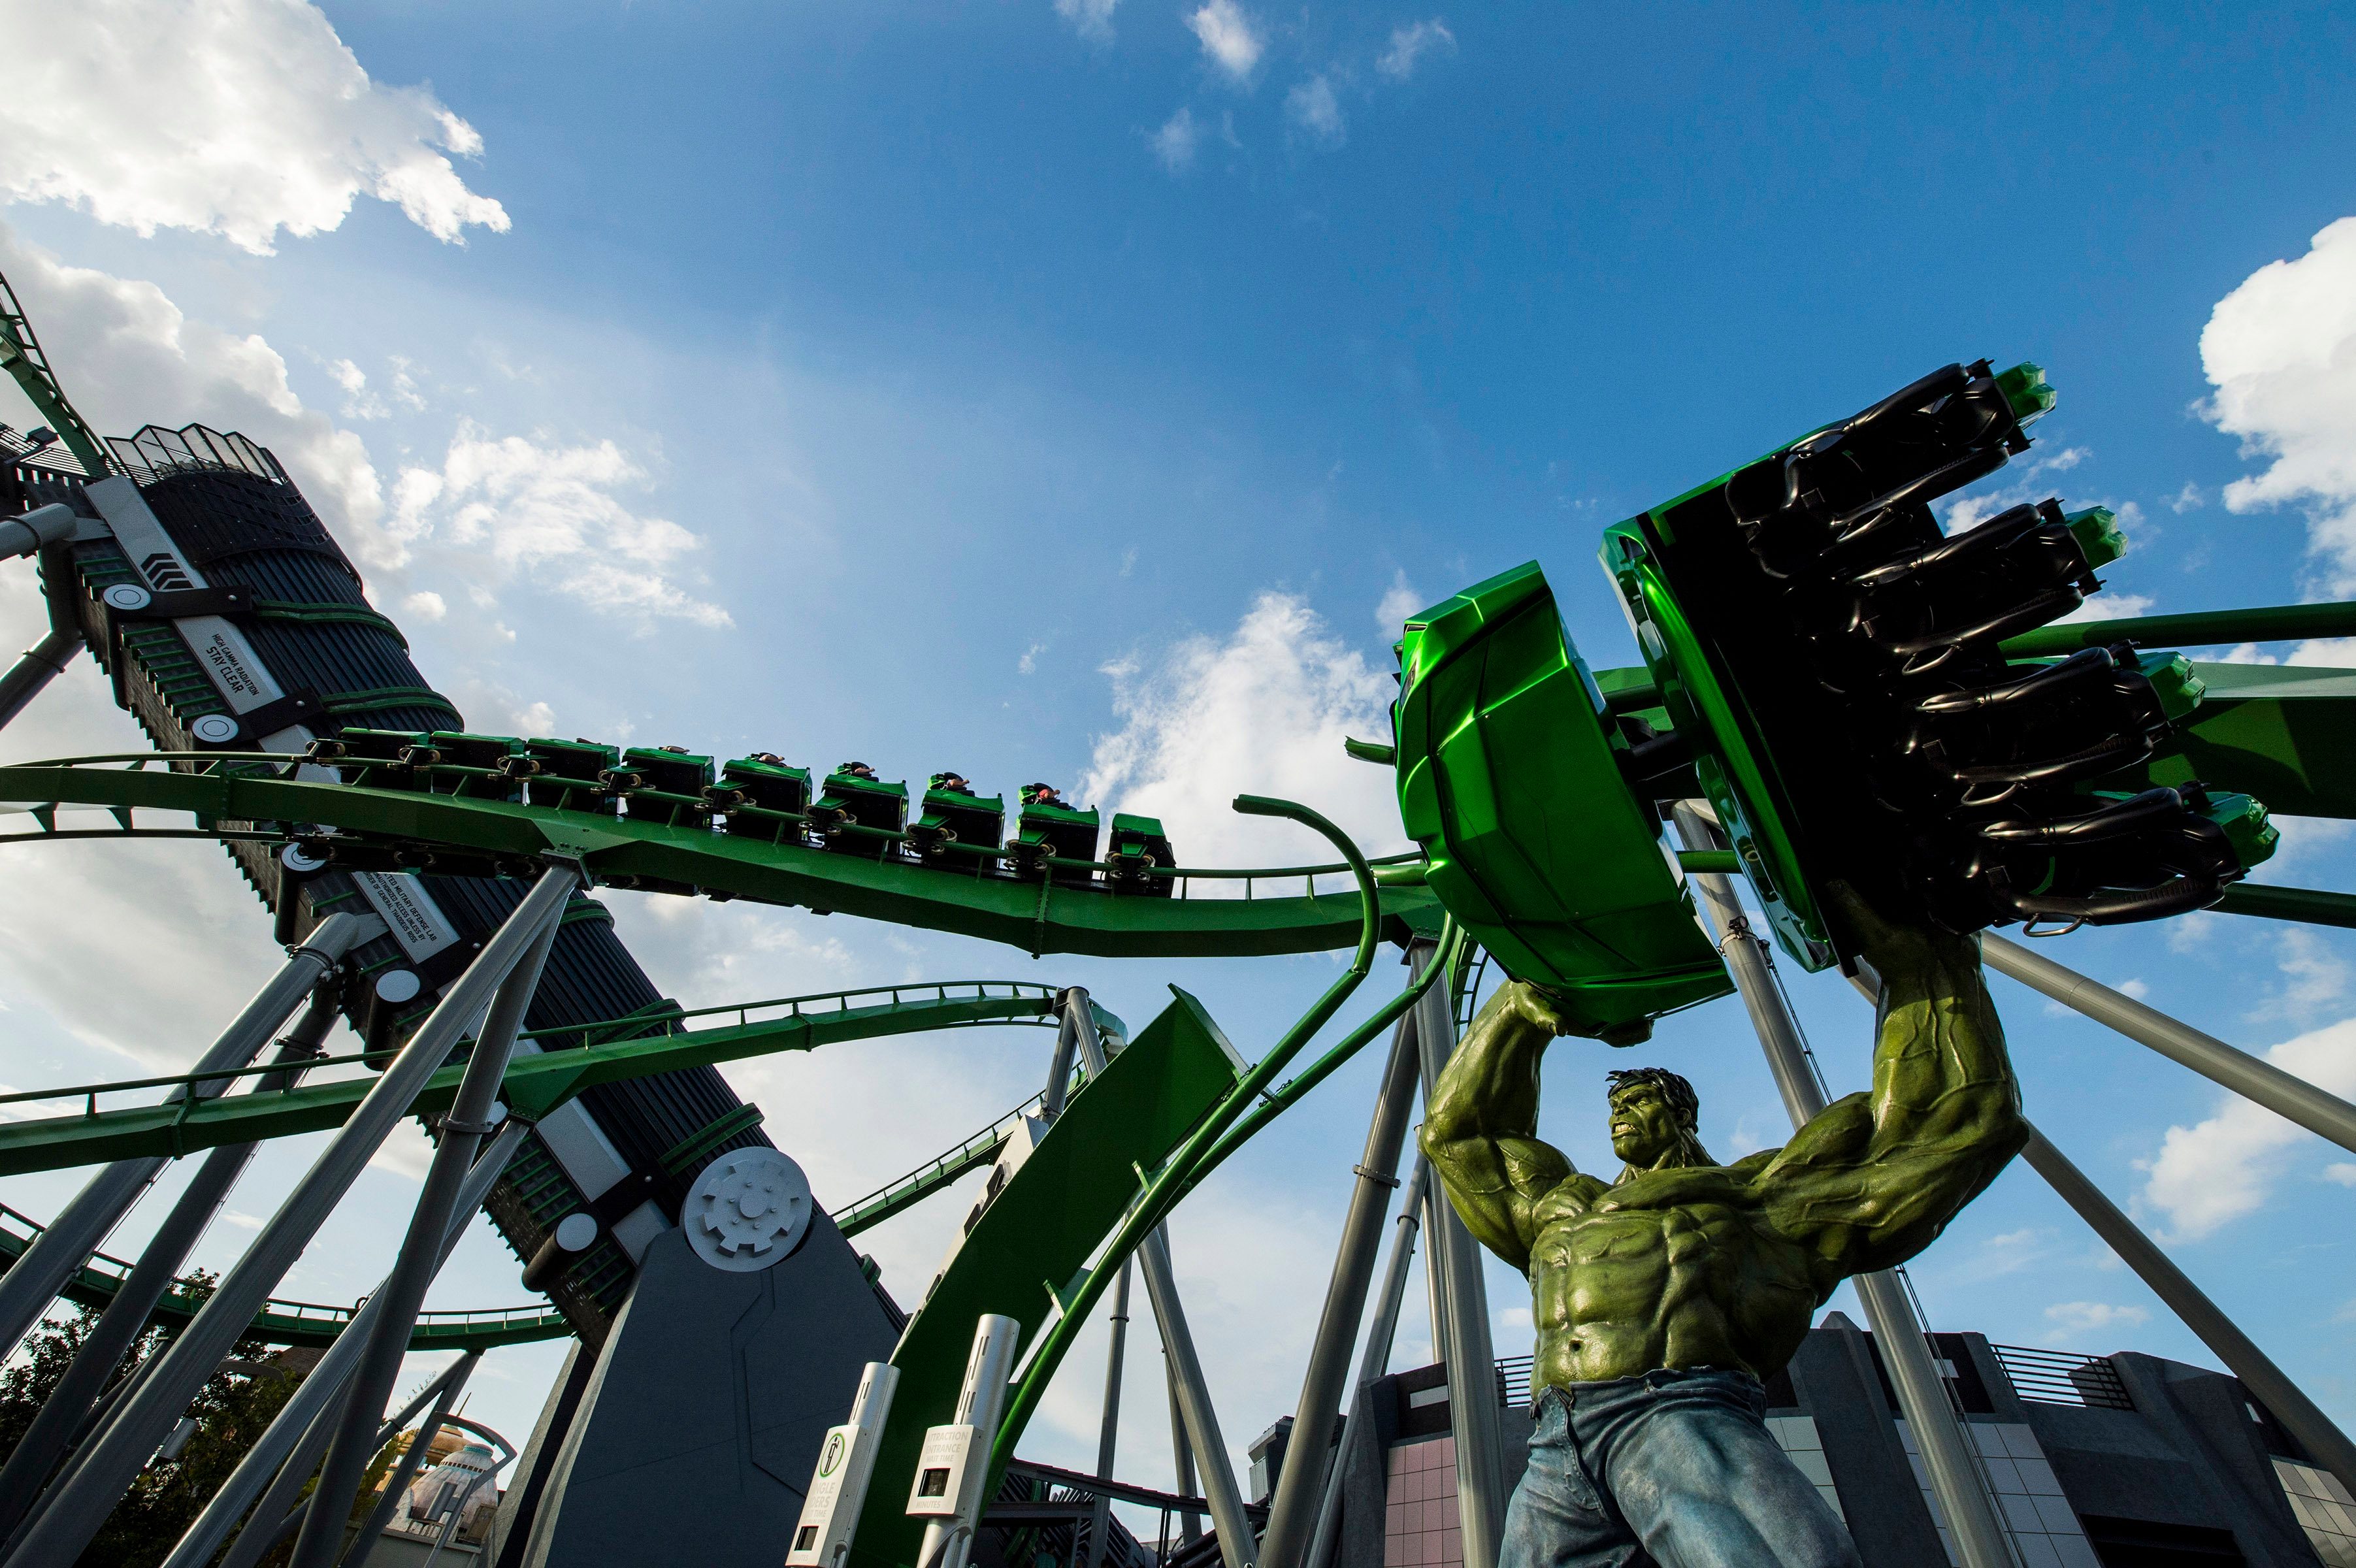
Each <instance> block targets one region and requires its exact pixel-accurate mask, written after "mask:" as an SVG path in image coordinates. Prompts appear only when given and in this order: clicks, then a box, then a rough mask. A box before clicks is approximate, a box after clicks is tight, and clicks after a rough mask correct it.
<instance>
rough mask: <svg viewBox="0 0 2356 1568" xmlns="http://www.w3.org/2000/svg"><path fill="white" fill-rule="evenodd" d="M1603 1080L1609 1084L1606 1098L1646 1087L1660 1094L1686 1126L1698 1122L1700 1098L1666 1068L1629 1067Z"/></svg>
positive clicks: (1683, 1081) (1605, 1075)
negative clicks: (1631, 1087)
mask: <svg viewBox="0 0 2356 1568" xmlns="http://www.w3.org/2000/svg"><path fill="white" fill-rule="evenodd" d="M1603 1076H1604V1079H1605V1080H1606V1083H1607V1084H1608V1087H1607V1088H1606V1089H1605V1090H1604V1091H1603V1092H1604V1093H1605V1094H1607V1095H1612V1094H1617V1093H1619V1092H1620V1091H1621V1090H1623V1089H1625V1088H1627V1087H1628V1086H1629V1085H1630V1084H1632V1083H1649V1084H1651V1085H1652V1086H1653V1087H1654V1088H1655V1089H1657V1090H1660V1091H1661V1098H1662V1099H1664V1100H1665V1101H1668V1102H1669V1109H1670V1110H1672V1111H1674V1112H1676V1113H1677V1116H1678V1119H1679V1120H1681V1121H1683V1122H1685V1124H1686V1125H1687V1126H1688V1127H1690V1126H1692V1125H1694V1123H1695V1122H1697V1121H1699V1120H1700V1118H1701V1096H1699V1095H1697V1094H1696V1093H1695V1092H1694V1086H1693V1085H1692V1084H1690V1083H1687V1081H1686V1080H1685V1079H1682V1078H1679V1077H1678V1076H1677V1075H1676V1073H1673V1072H1671V1071H1670V1070H1669V1069H1666V1068H1665V1067H1632V1068H1626V1069H1622V1070H1620V1071H1618V1072H1608V1073H1605V1074H1604V1075H1603Z"/></svg>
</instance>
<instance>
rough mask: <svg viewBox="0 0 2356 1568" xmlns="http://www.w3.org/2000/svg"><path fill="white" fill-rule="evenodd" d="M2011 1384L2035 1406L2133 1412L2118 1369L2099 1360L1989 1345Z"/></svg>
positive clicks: (2102, 1359)
mask: <svg viewBox="0 0 2356 1568" xmlns="http://www.w3.org/2000/svg"><path fill="white" fill-rule="evenodd" d="M1988 1348H1989V1349H1991V1350H1993V1351H1995V1352H1996V1359H1997V1361H1999V1362H2000V1363H2002V1364H2003V1367H2004V1372H2005V1376H2007V1377H2008V1378H2010V1379H2011V1380H2012V1388H2013V1391H2014V1392H2015V1393H2017V1394H2019V1396H2020V1397H2021V1398H2022V1399H2024V1400H2027V1401H2029V1402H2033V1403H2036V1404H2074V1405H2081V1406H2083V1407H2086V1408H2088V1409H2093V1410H2133V1409H2134V1408H2135V1401H2134V1400H2132V1399H2130V1398H2128V1397H2127V1386H2126V1383H2124V1382H2122V1381H2120V1380H2119V1374H2118V1369H2117V1368H2115V1367H2114V1366H2112V1365H2111V1364H2110V1362H2109V1361H2108V1360H2106V1359H2104V1358H2103V1357H2100V1356H2079V1355H2074V1354H2072V1353H2071V1352H2069V1351H2066V1350H2034V1349H2030V1348H2029V1347H2027V1346H2025V1345H1991V1346H1989V1347H1988Z"/></svg>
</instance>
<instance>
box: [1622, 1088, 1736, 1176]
mask: <svg viewBox="0 0 2356 1568" xmlns="http://www.w3.org/2000/svg"><path fill="white" fill-rule="evenodd" d="M1605 1077H1606V1078H1607V1079H1609V1080H1610V1081H1609V1085H1608V1087H1606V1088H1605V1090H1604V1093H1605V1094H1607V1095H1612V1094H1617V1093H1619V1092H1620V1091H1621V1090H1623V1089H1626V1088H1629V1087H1630V1086H1631V1085H1633V1084H1639V1083H1649V1084H1651V1085H1652V1086H1653V1087H1654V1088H1655V1089H1657V1090H1660V1091H1661V1098H1662V1099H1663V1100H1665V1101H1668V1102H1669V1112H1670V1114H1671V1115H1673V1116H1675V1117H1676V1120H1677V1129H1676V1136H1677V1152H1676V1157H1675V1158H1674V1159H1673V1160H1671V1161H1670V1163H1671V1164H1672V1165H1685V1166H1687V1167H1693V1166H1697V1165H1716V1164H1718V1162H1717V1161H1716V1160H1714V1159H1712V1158H1711V1157H1710V1154H1709V1151H1708V1149H1705V1148H1703V1147H1702V1146H1701V1133H1699V1131H1697V1127H1696V1125H1695V1124H1696V1122H1697V1121H1698V1119H1699V1117H1700V1115H1701V1096H1700V1095H1698V1094H1696V1093H1695V1092H1694V1087H1693V1085H1692V1084H1690V1083H1687V1081H1686V1080H1685V1079H1682V1078H1679V1077H1678V1076H1677V1075H1676V1073H1673V1072H1671V1071H1670V1070H1669V1069H1666V1068H1660V1067H1632V1068H1625V1069H1621V1070H1620V1071H1618V1072H1613V1073H1607V1074H1606V1075H1605ZM1642 1174H1644V1173H1642V1172H1641V1171H1639V1170H1637V1169H1636V1167H1635V1166H1633V1165H1622V1166H1621V1167H1620V1175H1619V1176H1617V1177H1616V1178H1615V1179H1614V1181H1613V1183H1612V1185H1613V1186H1615V1187H1616V1186H1618V1185H1619V1183H1621V1182H1623V1181H1628V1180H1631V1179H1633V1177H1635V1176H1641V1175H1642Z"/></svg>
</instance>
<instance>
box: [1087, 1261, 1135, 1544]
mask: <svg viewBox="0 0 2356 1568" xmlns="http://www.w3.org/2000/svg"><path fill="white" fill-rule="evenodd" d="M1129 1272H1130V1260H1129V1259H1127V1258H1123V1259H1122V1260H1121V1261H1120V1277H1119V1279H1117V1280H1115V1281H1113V1283H1112V1347H1111V1348H1109V1349H1108V1350H1107V1351H1106V1352H1105V1397H1104V1424H1103V1425H1102V1426H1100V1427H1099V1428H1098V1431H1097V1479H1098V1480H1099V1481H1109V1480H1111V1479H1112V1462H1113V1455H1114V1452H1115V1450H1116V1447H1117V1445H1118V1444H1119V1439H1120V1372H1121V1360H1122V1357H1123V1354H1124V1352H1125V1351H1126V1350H1127V1349H1128V1348H1129ZM1111 1526H1112V1498H1109V1497H1108V1496H1106V1495H1105V1494H1104V1493H1102V1492H1098V1494H1097V1506H1096V1511H1095V1512H1094V1513H1092V1514H1090V1515H1089V1516H1088V1556H1087V1568H1104V1560H1105V1538H1106V1536H1108V1534H1110V1533H1111Z"/></svg>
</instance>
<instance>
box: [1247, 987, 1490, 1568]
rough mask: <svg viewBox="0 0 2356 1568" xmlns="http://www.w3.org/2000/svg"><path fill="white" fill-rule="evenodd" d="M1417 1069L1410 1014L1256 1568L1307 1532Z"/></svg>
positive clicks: (1397, 1037)
mask: <svg viewBox="0 0 2356 1568" xmlns="http://www.w3.org/2000/svg"><path fill="white" fill-rule="evenodd" d="M1437 961H1439V949H1438V948H1437V947H1436V946H1435V945H1434V944H1433V943H1431V942H1428V941H1422V940H1418V941H1417V942H1415V943H1414V944H1413V945H1412V946H1411V947H1410V948H1409V949H1408V964H1409V965H1410V966H1411V971H1412V972H1413V973H1414V974H1415V975H1416V976H1418V977H1420V976H1421V975H1422V973H1423V972H1424V970H1425V969H1426V968H1427V967H1428V966H1430V964H1432V963H1435V962H1437ZM1432 989H1433V990H1435V991H1438V992H1441V993H1445V992H1446V990H1447V987H1445V986H1444V985H1440V984H1437V983H1435V984H1434V986H1433V987H1432ZM1420 1065H1421V1058H1420V1056H1419V1052H1418V1050H1417V1047H1416V1018H1415V1013H1414V1012H1413V1011H1412V1010H1410V1011H1408V1012H1407V1013H1405V1014H1402V1015H1400V1017H1399V1021H1398V1026H1397V1027H1396V1028H1395V1029H1394V1030H1393V1031H1392V1034H1391V1055H1390V1060H1389V1062H1388V1063H1387V1065H1386V1066H1385V1067H1384V1069H1383V1077H1382V1082H1381V1085H1380V1086H1379V1087H1378V1088H1377V1089H1376V1092H1375V1112H1374V1117H1373V1120H1372V1121H1371V1122H1369V1123H1368V1125H1367V1127H1366V1149H1365V1156H1364V1157H1363V1158H1362V1159H1361V1160H1360V1161H1359V1162H1358V1165H1356V1167H1355V1170H1356V1175H1357V1180H1356V1182H1355V1183H1354V1184H1353V1186H1352V1187H1351V1191H1350V1207H1349V1210H1348V1212H1347V1214H1346V1215H1345V1216H1344V1219H1343V1220H1342V1242H1341V1245H1340V1246H1339V1247H1338V1248H1336V1249H1335V1251H1334V1255H1333V1279H1332V1281H1331V1283H1328V1284H1327V1285H1326V1287H1325V1307H1324V1311H1323V1313H1322V1314H1321V1315H1320V1316H1319V1317H1318V1320H1317V1337H1316V1338H1315V1339H1314V1340H1312V1342H1311V1344H1310V1347H1309V1366H1308V1369H1307V1370H1306V1372H1305V1373H1304V1374H1303V1375H1302V1377H1301V1402H1300V1404H1299V1406H1298V1407H1297V1408H1296V1409H1295V1411H1294V1413H1293V1418H1292V1441H1291V1442H1290V1444H1288V1445H1287V1447H1286V1448H1285V1452H1284V1464H1283V1466H1281V1468H1280V1470H1279V1471H1278V1473H1277V1480H1276V1495H1275V1497H1274V1498H1271V1499H1270V1500H1269V1510H1268V1533H1267V1535H1266V1536H1265V1537H1263V1538H1262V1540H1261V1542H1260V1563H1261V1564H1262V1568H1294V1565H1295V1564H1296V1563H1299V1562H1300V1561H1301V1552H1302V1550H1303V1549H1304V1548H1305V1547H1306V1546H1307V1545H1308V1543H1309V1538H1310V1534H1311V1531H1312V1530H1313V1528H1314V1526H1315V1517H1314V1516H1315V1513H1316V1509H1317V1499H1318V1498H1319V1497H1320V1496H1321V1495H1323V1491H1324V1489H1325V1488H1324V1480H1325V1472H1326V1469H1327V1443H1326V1439H1327V1437H1328V1435H1329V1434H1331V1433H1332V1431H1333V1415H1334V1411H1335V1408H1336V1407H1337V1406H1338V1405H1340V1404H1341V1403H1342V1402H1343V1395H1344V1392H1345V1391H1348V1390H1347V1388H1346V1382H1347V1378H1348V1374H1349V1368H1350V1347H1351V1343H1352V1342H1353V1341H1354V1340H1355V1339H1356V1337H1357V1334H1358V1324H1359V1322H1360V1320H1361V1319H1363V1318H1364V1317H1365V1313H1366V1287H1367V1286H1368V1285H1370V1284H1371V1283H1373V1282H1374V1275H1375V1254H1376V1252H1377V1251H1380V1250H1381V1248H1382V1240H1383V1217H1384V1215H1385V1214H1387V1212H1388V1211H1389V1208H1390V1202H1391V1194H1392V1193H1393V1192H1394V1191H1396V1190H1397V1188H1398V1162H1399V1149H1400V1146H1401V1145H1402V1144H1405V1143H1406V1141H1407V1123H1408V1116H1409V1115H1410V1114H1412V1113H1413V1112H1414V1110H1415V1086H1416V1076H1417V1072H1418V1069H1419V1066H1420Z"/></svg>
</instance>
